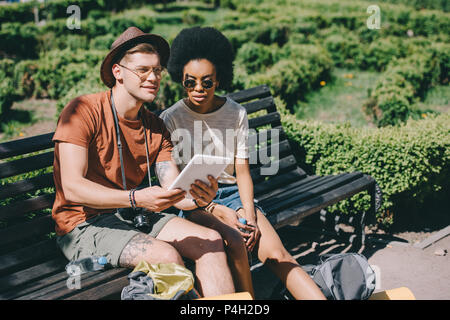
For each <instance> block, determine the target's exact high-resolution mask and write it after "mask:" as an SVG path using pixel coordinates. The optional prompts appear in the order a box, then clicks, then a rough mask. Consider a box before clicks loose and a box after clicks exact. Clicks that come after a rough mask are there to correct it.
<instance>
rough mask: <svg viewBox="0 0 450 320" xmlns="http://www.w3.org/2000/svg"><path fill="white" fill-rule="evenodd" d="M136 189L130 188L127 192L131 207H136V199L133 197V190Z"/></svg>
mask: <svg viewBox="0 0 450 320" xmlns="http://www.w3.org/2000/svg"><path fill="white" fill-rule="evenodd" d="M135 191H136V189H131V190H130V193H129V194H128V198H129V199H130V204H131V207H132V208H133V209H136V200H135V199H134V192H135Z"/></svg>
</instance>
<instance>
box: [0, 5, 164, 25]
mask: <svg viewBox="0 0 450 320" xmlns="http://www.w3.org/2000/svg"><path fill="white" fill-rule="evenodd" d="M171 1H173V0H160V1H155V0H153V1H152V3H158V2H165V3H167V2H171ZM147 3H148V1H145V0H133V1H131V0H108V1H105V0H77V1H75V2H74V1H72V0H52V1H46V2H45V3H39V2H34V1H32V2H26V3H14V4H8V5H2V6H0V24H3V23H4V22H20V23H26V22H32V21H34V13H33V9H34V7H35V6H37V7H38V8H39V19H40V20H42V19H45V20H52V19H59V18H68V17H69V14H67V8H68V7H69V6H71V5H77V6H78V7H79V8H80V13H81V18H82V19H84V18H86V17H87V16H89V13H91V12H94V13H92V14H91V16H95V17H96V18H98V17H99V15H100V13H102V12H103V15H107V13H108V12H111V11H114V12H116V11H122V10H125V9H130V8H136V7H140V6H142V5H144V4H147Z"/></svg>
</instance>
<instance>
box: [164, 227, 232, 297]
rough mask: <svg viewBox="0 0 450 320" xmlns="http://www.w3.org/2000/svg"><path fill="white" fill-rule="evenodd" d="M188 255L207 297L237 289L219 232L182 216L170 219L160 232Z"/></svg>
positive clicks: (185, 255) (168, 241)
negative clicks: (194, 265) (192, 261)
mask: <svg viewBox="0 0 450 320" xmlns="http://www.w3.org/2000/svg"><path fill="white" fill-rule="evenodd" d="M157 239H159V240H162V241H165V242H167V243H169V244H170V245H172V246H173V247H174V248H176V249H177V250H178V252H179V253H180V254H181V255H182V256H183V257H186V258H188V259H191V260H194V261H195V264H196V267H195V273H196V276H197V280H198V281H197V283H198V285H199V291H200V294H202V295H203V296H205V297H208V296H217V295H222V294H228V293H233V292H235V289H234V285H233V278H232V276H231V272H230V269H229V268H228V265H227V257H226V254H225V251H224V247H223V240H222V237H221V236H220V234H219V233H218V232H217V231H215V230H212V229H209V228H206V227H203V226H200V225H197V224H195V223H193V222H191V221H188V220H186V219H182V218H174V219H172V220H170V221H169V222H168V223H167V224H166V225H165V226H164V227H163V229H162V230H161V232H160V233H159V234H158V236H157Z"/></svg>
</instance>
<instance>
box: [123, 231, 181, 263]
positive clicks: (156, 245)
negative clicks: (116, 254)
mask: <svg viewBox="0 0 450 320" xmlns="http://www.w3.org/2000/svg"><path fill="white" fill-rule="evenodd" d="M142 260H144V261H147V262H148V263H152V264H153V263H170V262H174V263H177V264H180V265H184V263H183V259H182V258H181V256H180V255H179V254H178V251H177V250H176V249H175V248H174V247H172V246H171V245H170V244H168V243H165V242H164V241H160V240H157V239H155V238H153V237H150V236H149V235H147V234H145V233H138V234H137V235H135V236H134V237H133V238H131V240H130V241H129V242H128V244H127V245H126V246H125V248H124V249H123V250H122V253H121V254H120V258H119V265H120V266H121V267H125V268H134V267H135V266H136V265H137V264H138V263H139V262H140V261H142Z"/></svg>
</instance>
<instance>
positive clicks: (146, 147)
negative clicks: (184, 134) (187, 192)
mask: <svg viewBox="0 0 450 320" xmlns="http://www.w3.org/2000/svg"><path fill="white" fill-rule="evenodd" d="M111 109H112V112H113V116H114V124H115V128H116V136H117V148H118V149H119V158H120V169H121V172H122V183H123V189H124V190H127V182H126V178H125V166H124V164H123V155H122V141H121V140H120V128H119V119H118V118H117V111H116V105H115V103H114V97H113V94H112V90H111ZM141 119H142V124H143V123H144V117H143V116H142V112H141ZM143 130H144V139H145V153H146V156H147V173H148V184H149V186H150V187H151V186H152V182H151V178H150V160H149V153H148V142H147V131H146V130H145V126H144V128H143Z"/></svg>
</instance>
